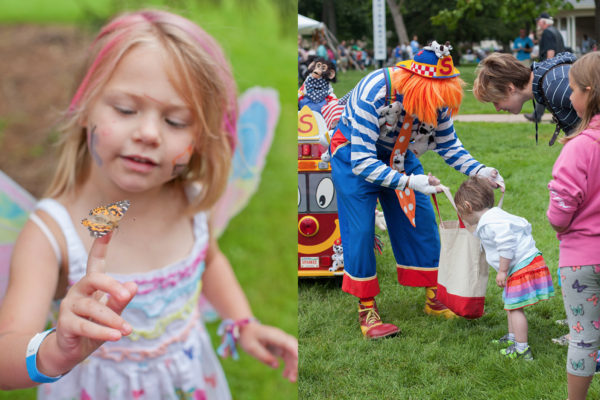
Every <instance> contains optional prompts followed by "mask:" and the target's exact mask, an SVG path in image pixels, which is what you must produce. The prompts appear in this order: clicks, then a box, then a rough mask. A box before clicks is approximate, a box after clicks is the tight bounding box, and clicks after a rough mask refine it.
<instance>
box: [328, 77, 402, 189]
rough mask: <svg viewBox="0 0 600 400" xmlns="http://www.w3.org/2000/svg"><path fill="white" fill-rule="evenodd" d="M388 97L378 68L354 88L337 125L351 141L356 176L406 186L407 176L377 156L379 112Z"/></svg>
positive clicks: (352, 160)
mask: <svg viewBox="0 0 600 400" xmlns="http://www.w3.org/2000/svg"><path fill="white" fill-rule="evenodd" d="M385 96H386V86H385V76H384V74H383V70H381V69H379V70H376V71H374V72H372V73H370V74H369V75H367V76H366V77H364V78H363V79H362V80H361V81H360V82H359V83H358V85H357V86H356V87H355V88H354V89H353V90H352V92H351V94H350V98H349V99H348V103H347V104H346V108H345V109H344V112H343V113H342V118H341V120H340V122H339V123H338V127H339V129H340V131H341V132H342V133H343V134H344V136H345V137H346V138H347V139H349V140H350V144H351V156H350V157H351V165H352V172H353V173H354V174H355V175H358V176H361V177H362V178H364V179H365V180H366V181H368V182H371V183H374V184H376V185H380V186H385V187H389V188H392V189H403V188H404V186H405V185H406V181H407V180H408V178H407V176H406V175H404V174H401V173H399V172H398V171H396V170H394V169H392V168H390V167H389V166H388V165H386V164H385V163H383V162H382V161H381V160H379V159H377V147H376V145H377V144H378V140H379V139H380V138H379V115H380V114H381V110H382V108H383V107H385ZM392 146H393V144H392Z"/></svg>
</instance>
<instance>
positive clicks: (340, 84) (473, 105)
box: [332, 65, 533, 114]
mask: <svg viewBox="0 0 600 400" xmlns="http://www.w3.org/2000/svg"><path fill="white" fill-rule="evenodd" d="M475 67H476V66H475V65H465V66H461V67H459V70H460V74H461V78H462V79H463V80H464V81H465V83H466V86H465V88H464V89H465V95H464V98H463V102H462V104H461V106H460V114H496V109H495V108H494V105H493V104H492V103H480V102H479V101H477V99H476V98H475V96H473V81H474V80H475ZM371 71H372V69H370V70H367V71H358V70H348V72H346V73H341V72H340V73H339V74H338V75H337V82H336V83H334V84H333V85H332V86H333V90H334V93H335V94H336V96H337V97H342V96H343V95H345V94H346V93H348V92H349V91H350V90H352V88H354V86H356V84H357V83H358V81H360V80H361V79H362V78H363V77H364V76H366V75H367V74H368V73H369V72H371ZM532 111H533V106H532V105H531V102H527V103H526V104H525V105H523V110H522V112H523V113H531V112H532ZM503 113H504V112H503Z"/></svg>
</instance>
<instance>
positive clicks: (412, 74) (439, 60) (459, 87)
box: [392, 41, 465, 126]
mask: <svg viewBox="0 0 600 400" xmlns="http://www.w3.org/2000/svg"><path fill="white" fill-rule="evenodd" d="M451 49H452V47H451V46H449V44H448V43H447V42H446V44H445V45H439V44H438V43H437V42H435V41H434V42H432V43H431V45H429V46H427V47H424V48H423V49H422V50H421V51H420V52H419V53H417V54H416V55H415V57H414V59H413V60H407V61H401V62H399V63H398V64H397V66H398V67H400V68H398V69H397V70H396V71H395V72H394V74H393V75H392V88H393V89H394V90H395V91H396V92H398V93H399V94H401V95H403V97H404V98H403V101H402V104H403V106H404V109H405V110H406V112H407V114H410V115H415V116H416V117H417V118H418V119H419V120H420V121H422V122H425V123H427V124H430V125H433V126H437V118H438V111H439V110H440V109H442V108H444V107H448V108H449V109H450V112H451V114H452V116H454V115H455V114H457V113H458V109H459V108H460V103H461V102H462V98H463V87H464V85H465V83H464V81H463V80H462V79H461V78H460V73H459V72H458V70H457V69H456V68H455V67H454V63H453V62H452V56H450V50H451Z"/></svg>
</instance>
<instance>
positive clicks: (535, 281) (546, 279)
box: [502, 255, 554, 310]
mask: <svg viewBox="0 0 600 400" xmlns="http://www.w3.org/2000/svg"><path fill="white" fill-rule="evenodd" d="M551 297H554V287H553V286H552V277H551V275H550V270H548V267H547V266H546V261H544V257H542V256H541V255H539V256H537V257H535V258H534V259H533V260H532V261H531V263H529V265H528V266H526V267H525V268H523V269H520V270H519V271H517V272H515V273H514V274H512V275H511V276H509V277H508V279H507V282H506V287H505V288H504V292H503V293H502V300H503V301H504V309H505V310H517V309H519V308H523V307H527V306H531V305H534V304H536V303H537V302H539V301H541V300H548V299H549V298H551Z"/></svg>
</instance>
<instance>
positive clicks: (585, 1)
mask: <svg viewBox="0 0 600 400" xmlns="http://www.w3.org/2000/svg"><path fill="white" fill-rule="evenodd" d="M569 3H571V5H572V6H573V9H572V10H563V11H559V12H558V13H556V15H555V16H554V21H555V22H554V26H556V28H557V29H558V30H559V31H560V32H561V33H562V36H563V39H564V41H565V46H566V47H570V48H571V49H573V51H574V52H575V53H576V54H577V55H580V54H581V41H582V40H583V35H588V37H590V38H592V39H594V40H595V41H596V42H598V43H600V38H597V37H594V36H595V30H594V14H595V12H596V7H595V5H594V0H580V1H576V0H569Z"/></svg>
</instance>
